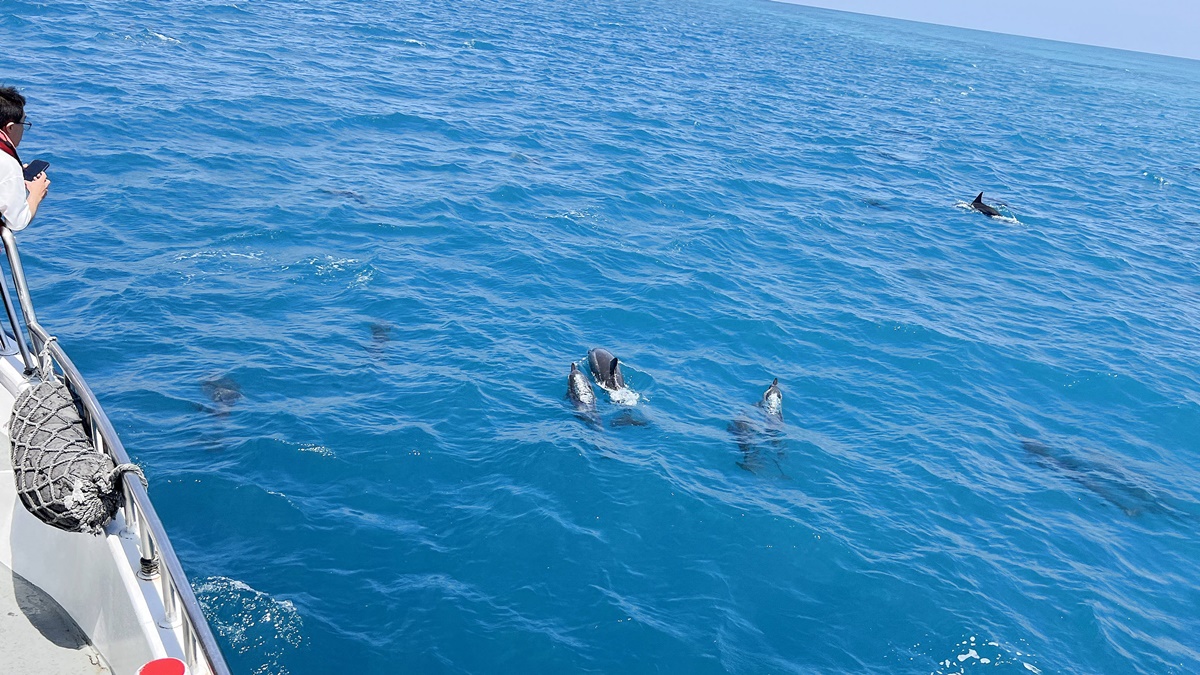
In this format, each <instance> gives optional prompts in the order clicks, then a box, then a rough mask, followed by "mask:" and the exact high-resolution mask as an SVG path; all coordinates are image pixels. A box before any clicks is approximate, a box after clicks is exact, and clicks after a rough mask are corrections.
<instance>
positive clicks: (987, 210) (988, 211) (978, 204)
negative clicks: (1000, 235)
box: [971, 192, 1000, 218]
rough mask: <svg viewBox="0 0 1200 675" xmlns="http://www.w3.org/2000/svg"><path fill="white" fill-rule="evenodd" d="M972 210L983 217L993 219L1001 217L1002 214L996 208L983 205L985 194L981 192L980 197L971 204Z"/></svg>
mask: <svg viewBox="0 0 1200 675" xmlns="http://www.w3.org/2000/svg"><path fill="white" fill-rule="evenodd" d="M971 208H973V209H975V210H976V211H978V212H980V213H982V214H983V215H985V216H987V217H988V218H993V217H995V216H998V215H1000V212H999V211H997V210H996V209H995V208H994V207H991V206H988V205H987V204H984V203H983V193H982V192H980V193H979V196H978V197H976V198H975V201H973V202H971Z"/></svg>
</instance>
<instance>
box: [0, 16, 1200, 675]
mask: <svg viewBox="0 0 1200 675" xmlns="http://www.w3.org/2000/svg"><path fill="white" fill-rule="evenodd" d="M4 10H5V11H4V12H3V13H2V14H0V35H3V36H4V38H5V40H4V41H5V43H6V44H7V45H8V46H9V48H7V49H5V50H4V53H3V55H2V56H0V65H2V70H3V72H4V73H5V76H4V77H5V78H6V82H7V83H9V84H15V85H18V86H20V87H22V88H23V90H24V91H25V93H26V95H27V96H28V98H29V100H30V103H29V106H28V113H29V119H30V120H31V121H32V122H33V125H34V126H33V128H32V129H31V130H30V131H29V132H28V133H27V134H26V136H25V142H24V143H23V145H22V147H21V150H22V153H23V154H24V155H25V157H26V159H27V160H28V159H32V158H35V157H40V158H43V159H47V160H49V161H50V162H51V163H52V167H51V169H50V175H51V178H52V180H53V182H54V183H53V187H52V192H51V195H50V198H49V200H48V201H47V202H46V203H45V204H44V205H43V207H42V208H43V211H42V212H41V213H39V215H38V218H37V220H36V221H35V223H34V225H33V226H31V227H30V228H29V229H28V230H26V231H24V232H22V233H21V234H20V235H19V238H20V242H21V245H22V253H23V255H24V258H25V261H26V271H27V273H28V275H29V277H30V280H31V284H32V288H33V293H34V297H35V301H36V303H37V306H38V308H39V317H40V318H41V320H42V322H43V323H44V324H46V325H47V326H49V327H50V329H51V330H52V331H54V332H56V333H57V335H58V336H59V337H60V340H61V342H62V344H63V345H64V346H65V347H66V349H67V350H68V351H69V352H70V353H71V354H72V355H73V357H74V359H75V360H76V361H77V363H78V365H79V366H80V367H81V369H82V370H83V371H84V373H85V374H86V375H87V377H88V378H89V381H90V383H91V385H92V387H93V388H94V389H95V390H96V391H97V393H98V394H99V396H100V398H101V400H102V401H103V403H104V405H105V406H106V408H107V410H108V411H109V414H110V415H111V417H112V418H113V420H114V423H115V424H116V426H117V428H118V431H119V432H120V433H121V434H122V437H123V439H124V441H125V444H126V445H127V446H128V447H129V448H130V450H131V453H132V454H133V455H134V457H135V459H136V460H137V461H139V462H140V463H141V464H142V466H144V467H145V469H146V474H147V476H148V478H149V480H150V492H151V495H152V497H153V499H154V502H155V504H156V506H157V508H158V510H159V512H160V514H161V515H162V517H163V520H164V522H165V524H166V526H167V529H168V531H169V532H170V533H171V536H172V539H173V542H174V545H175V548H176V549H177V550H178V552H179V555H180V557H181V559H182V561H183V565H184V567H185V568H186V570H187V571H188V573H189V575H190V576H191V578H192V581H193V583H194V585H195V586H196V588H197V591H198V593H199V596H200V598H201V599H202V602H203V604H204V607H205V610H206V612H207V614H208V616H209V617H210V619H211V622H212V624H213V626H214V628H215V630H216V632H217V634H218V636H219V639H220V640H221V642H222V644H223V646H224V649H225V652H226V654H227V656H228V658H229V660H230V662H231V664H232V666H233V667H234V670H235V671H236V672H238V673H259V674H266V673H272V674H279V673H288V674H291V675H299V674H301V673H350V672H363V673H367V672H369V673H398V672H414V673H503V672H513V673H516V672H525V673H681V674H682V673H687V674H693V673H747V674H749V673H783V672H790V673H815V672H862V673H896V672H914V673H915V672H922V673H924V672H928V673H958V672H976V671H982V670H986V671H987V672H995V673H1030V672H1032V673H1098V672H1103V673H1195V672H1200V643H1198V642H1197V637H1196V636H1197V635H1200V611H1197V608H1200V534H1197V524H1198V523H1200V471H1198V469H1197V463H1198V462H1197V460H1198V458H1200V433H1198V431H1200V377H1198V376H1197V366H1196V364H1197V358H1196V355H1197V353H1198V352H1200V262H1198V261H1200V212H1197V209H1196V204H1197V202H1198V201H1200V141H1198V140H1197V138H1198V136H1197V135H1196V133H1195V129H1196V120H1198V119H1200V62H1196V61H1186V60H1178V59H1169V58H1162V57H1154V56H1147V55H1139V54H1133V53H1126V52H1117V51H1108V50H1102V49H1095V48H1087V47H1077V46H1071V45H1065V44H1060V43H1052V42H1042V41H1035V40H1028V39H1020V38H1012V37H1004V36H999V35H993V34H987V33H979V32H970V31H962V30H955V29H946V28H936V27H931V26H923V25H919V24H911V23H904V22H897V21H889V20H882V19H872V18H866V17H860V16H853V15H848V14H839V13H833V12H826V11H819V10H811V9H805V8H800V7H795V6H790V5H783V4H773V3H766V2H758V1H756V0H645V1H644V2H621V1H618V0H582V1H580V2H573V3H561V2H549V1H548V0H526V1H522V2H515V1H512V0H500V1H496V0H454V1H453V2H449V1H447V0H428V1H427V2H421V3H414V2H395V1H390V0H367V1H363V2H351V1H349V0H309V1H307V2H303V3H300V2H284V1H282V0H236V1H233V0H174V1H173V2H170V3H161V2H150V1H148V0H134V1H132V2H126V1H121V2H117V1H116V0H79V1H75V2H71V1H63V2H53V3H44V2H33V1H31V0H5V2H4ZM14 46H19V48H17V47H14ZM981 190H982V191H985V192H986V193H987V199H988V200H989V201H995V202H1001V203H1003V204H1006V205H1007V206H1008V215H1009V218H1007V219H1005V220H989V219H987V218H984V217H983V216H981V215H979V214H977V213H972V212H970V211H969V210H965V209H963V208H961V207H960V205H961V202H964V201H970V200H971V199H972V198H973V197H974V195H975V194H976V193H978V192H979V191H981ZM591 346H604V347H607V348H608V349H610V350H612V351H613V353H615V354H617V355H618V356H620V357H621V359H622V361H623V362H624V363H625V364H626V365H625V368H626V371H625V372H626V378H627V380H628V381H629V382H630V384H631V385H632V387H633V389H634V390H636V391H637V393H638V395H639V400H638V402H637V404H636V406H635V407H634V409H633V410H632V411H629V410H625V411H622V410H621V406H619V405H617V404H614V403H612V402H610V401H609V400H608V399H607V397H602V400H601V404H600V411H599V414H600V417H601V420H600V424H598V425H589V424H587V423H585V422H583V421H581V420H580V419H578V418H576V416H575V415H574V414H573V410H572V409H571V408H570V406H569V405H568V403H567V402H566V401H564V400H563V395H564V392H565V390H566V375H567V371H568V367H569V364H570V363H571V362H572V361H576V360H581V359H584V358H585V355H586V351H587V349H588V348H589V347H591ZM775 377H778V378H779V380H780V383H781V385H782V387H783V391H784V395H785V402H784V428H783V429H782V433H781V435H780V436H776V437H772V438H771V440H770V441H769V442H767V440H766V438H765V437H764V438H762V439H759V440H761V441H762V443H760V444H759V446H760V447H758V449H757V450H754V452H758V453H767V455H766V457H765V459H769V460H771V461H764V457H758V458H757V459H758V460H759V461H758V462H745V461H743V460H745V459H747V458H746V457H744V456H743V451H742V449H741V448H739V445H738V443H737V441H738V440H739V439H738V438H736V437H735V436H736V435H731V433H730V432H729V431H728V430H727V429H728V427H729V426H730V423H731V421H733V420H736V419H750V420H753V419H754V417H753V416H754V414H755V413H754V412H753V403H754V402H755V401H757V400H758V398H759V397H760V396H761V394H762V392H763V390H764V389H765V388H766V386H767V384H769V383H770V381H771V379H772V378H775ZM214 399H215V400H214ZM630 414H636V415H637V416H638V417H637V418H638V419H639V420H640V421H642V422H645V425H644V426H610V425H609V422H612V421H614V420H619V419H620V418H621V416H622V415H630ZM741 440H746V439H741ZM747 445H755V442H754V439H753V438H751V439H750V441H749V443H748V444H747ZM739 462H742V463H743V464H746V465H747V466H748V467H750V468H752V469H755V471H748V470H745V469H743V468H742V467H740V466H739Z"/></svg>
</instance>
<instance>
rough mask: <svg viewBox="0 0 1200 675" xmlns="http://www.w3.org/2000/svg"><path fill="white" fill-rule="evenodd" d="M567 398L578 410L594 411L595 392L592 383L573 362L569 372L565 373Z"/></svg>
mask: <svg viewBox="0 0 1200 675" xmlns="http://www.w3.org/2000/svg"><path fill="white" fill-rule="evenodd" d="M567 398H569V399H571V403H574V404H575V409H576V410H578V411H580V412H588V413H594V412H596V392H594V391H592V383H591V382H590V381H589V380H588V379H587V375H584V374H583V371H582V370H580V369H579V366H577V365H576V364H574V363H572V364H571V372H570V373H569V374H568V375H567Z"/></svg>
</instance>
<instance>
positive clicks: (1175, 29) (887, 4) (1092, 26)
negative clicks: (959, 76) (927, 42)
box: [783, 0, 1200, 59]
mask: <svg viewBox="0 0 1200 675" xmlns="http://www.w3.org/2000/svg"><path fill="white" fill-rule="evenodd" d="M783 1H784V2H793V3H795V4H798V5H810V6H812V7H825V8H828V9H840V10H842V11H846V12H858V13H860V14H875V15H878V16H890V17H893V18H897V19H909V20H911V21H924V22H927V23H937V24H943V25H946V26H959V27H962V28H977V29H979V30H990V31H993V32H996V33H1011V34H1013V35H1027V36H1029V37H1039V38H1048V39H1051V40H1062V41H1064V42H1078V43H1082V44H1089V45H1099V46H1102V47H1115V48H1117V49H1131V50H1133V51H1137V52H1152V53H1154V54H1168V55H1170V56H1183V57H1187V58H1191V59H1200V0H991V1H990V2H987V1H984V0H783Z"/></svg>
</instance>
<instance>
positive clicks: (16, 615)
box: [0, 565, 112, 675]
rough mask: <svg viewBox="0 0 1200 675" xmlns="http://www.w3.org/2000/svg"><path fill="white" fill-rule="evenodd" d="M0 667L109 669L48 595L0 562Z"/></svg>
mask: <svg viewBox="0 0 1200 675" xmlns="http://www.w3.org/2000/svg"><path fill="white" fill-rule="evenodd" d="M0 673H38V674H39V675H60V674H61V675H102V674H103V675H110V674H111V673H112V671H111V670H109V669H108V667H107V666H106V665H105V664H104V659H103V658H102V657H101V656H100V652H98V651H97V650H96V648H95V647H93V646H92V645H91V644H90V643H89V642H88V639H87V636H86V635H84V633H83V631H82V630H80V628H79V626H78V625H76V624H75V622H74V621H73V620H71V617H70V616H69V615H68V614H67V612H66V611H65V610H64V609H63V608H62V607H60V606H59V605H58V603H57V602H55V601H54V599H53V598H51V597H50V596H49V595H46V594H45V593H43V592H42V591H41V589H39V588H38V587H37V586H34V585H33V584H31V583H29V582H28V581H26V580H25V579H24V578H22V577H21V576H20V575H19V574H17V573H15V572H13V571H12V570H10V569H9V568H8V567H6V566H4V565H0Z"/></svg>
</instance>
